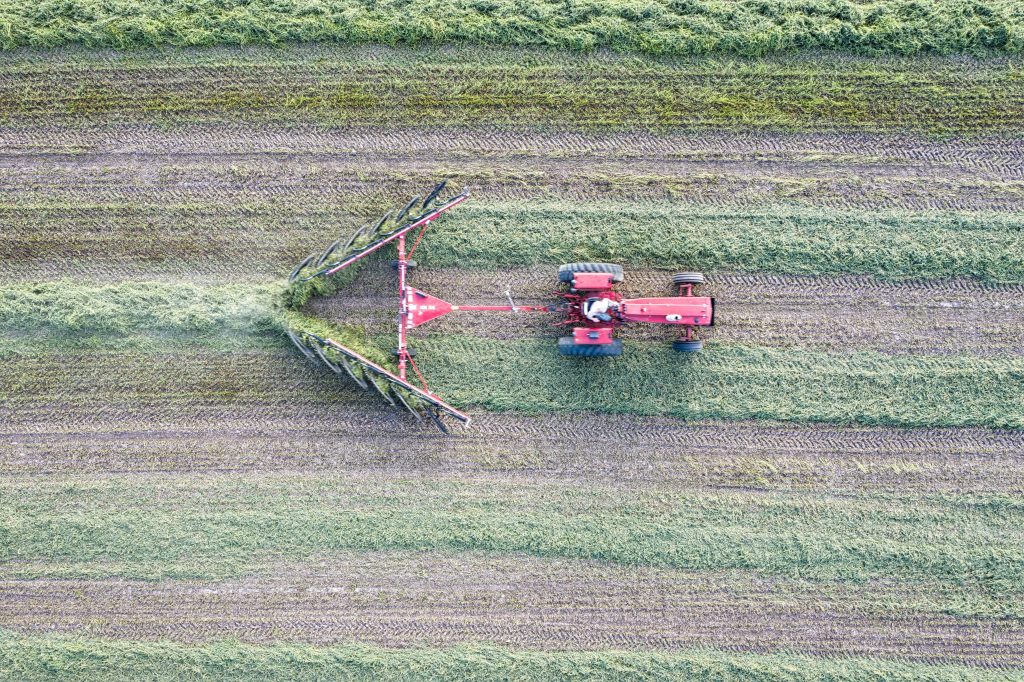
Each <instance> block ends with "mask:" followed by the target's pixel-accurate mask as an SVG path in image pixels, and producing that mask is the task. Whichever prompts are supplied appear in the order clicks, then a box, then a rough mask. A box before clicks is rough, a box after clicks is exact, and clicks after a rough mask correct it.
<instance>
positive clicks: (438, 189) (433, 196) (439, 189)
mask: <svg viewBox="0 0 1024 682" xmlns="http://www.w3.org/2000/svg"><path fill="white" fill-rule="evenodd" d="M447 184H448V180H447V179H445V180H442V181H441V182H440V183H438V185H437V187H435V188H434V191H433V192H431V193H430V194H428V195H427V198H426V199H424V200H423V208H426V207H427V206H429V205H430V202H432V201H433V200H434V199H436V198H437V195H438V194H440V193H441V192H443V191H444V187H445V185H447Z"/></svg>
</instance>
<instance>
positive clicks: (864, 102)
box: [0, 31, 1024, 136]
mask: <svg viewBox="0 0 1024 682" xmlns="http://www.w3.org/2000/svg"><path fill="white" fill-rule="evenodd" d="M0 35H2V31H0ZM1015 60H1016V58H1010V59H1006V58H999V59H989V60H977V61H975V60H965V59H962V58H956V59H953V58H931V59H923V60H921V59H902V58H884V59H882V58H867V57H858V58H853V57H838V56H836V55H834V54H828V53H826V54H813V55H810V56H797V57H785V58H773V59H768V60H743V59H735V60H718V59H711V60H709V59H699V60H698V59H654V58H649V57H639V56H621V55H610V54H604V53H601V54H597V55H590V56H574V55H569V54H565V53H562V52H557V51H544V50H522V49H513V48H501V49H498V48H483V47H465V46H463V47H451V46H445V47H429V48H414V49H409V48H379V47H351V46H313V47H288V48H281V49H275V50H266V49H257V48H253V49H247V50H245V51H242V50H228V49H213V50H195V51H184V52H164V51H146V52H141V53H135V52H131V53H126V54H123V55H118V54H113V55H112V54H111V53H109V52H96V51H86V50H72V51H63V50H62V51H58V52H53V53H32V52H28V53H24V52H16V53H11V54H8V55H3V54H0V64H2V66H3V68H0V120H2V121H5V122H7V123H8V124H15V123H20V124H33V125H36V124H39V123H42V122H46V121H48V120H51V121H54V122H60V123H61V124H62V125H67V126H76V125H82V124H84V123H87V122H89V121H97V120H109V119H110V118H111V117H114V116H116V117H117V120H119V121H122V122H129V121H139V122H147V123H148V122H153V123H165V124H166V123H187V122H191V123H209V122H216V121H223V122H230V123H233V124H237V123H238V121H240V120H245V121H247V122H256V121H283V122H293V123H303V124H310V123H322V124H328V125H345V126H367V125H373V126H413V127H424V126H443V127H446V128H448V127H451V126H468V125H484V126H497V127H499V128H500V127H522V126H528V127H534V128H544V129H551V128H554V129H571V130H587V129H604V128H613V129H630V130H638V129H654V130H659V131H665V130H670V129H676V128H683V129H700V130H708V129H714V130H722V129H737V130H748V129H765V128H768V129H772V130H778V129H785V130H829V131H844V132H849V131H851V130H857V131H892V130H912V131H919V132H922V133H927V134H934V135H944V136H948V135H953V134H956V135H971V134H978V133H992V132H996V133H1009V134H1019V132H1020V123H1019V122H1020V120H1021V119H1022V118H1024V79H1022V78H1021V77H1020V66H1019V64H1017V62H1016V61H1015ZM452 134H453V135H456V134H457V132H456V131H454V130H453V132H452Z"/></svg>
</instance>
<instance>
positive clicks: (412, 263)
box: [391, 259, 416, 270]
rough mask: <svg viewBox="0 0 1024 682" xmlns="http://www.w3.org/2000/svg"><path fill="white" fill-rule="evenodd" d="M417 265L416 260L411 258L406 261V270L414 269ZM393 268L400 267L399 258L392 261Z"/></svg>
mask: <svg viewBox="0 0 1024 682" xmlns="http://www.w3.org/2000/svg"><path fill="white" fill-rule="evenodd" d="M415 267H416V261H414V260H410V261H406V262H405V269H406V270H412V269H413V268H415ZM391 269H392V270H397V269H398V260H397V259H396V260H392V261H391Z"/></svg>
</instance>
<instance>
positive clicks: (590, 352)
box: [558, 336, 622, 358]
mask: <svg viewBox="0 0 1024 682" xmlns="http://www.w3.org/2000/svg"><path fill="white" fill-rule="evenodd" d="M558 354H559V355H572V356H575V357H579V358H614V357H618V356H620V355H622V341H619V340H618V339H615V340H614V341H612V342H611V343H576V340H575V339H574V338H573V337H571V336H563V337H561V338H560V339H558Z"/></svg>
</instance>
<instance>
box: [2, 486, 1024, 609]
mask: <svg viewBox="0 0 1024 682" xmlns="http://www.w3.org/2000/svg"><path fill="white" fill-rule="evenodd" d="M0 492H2V493H3V494H2V496H0V512H2V514H0V519H2V521H0V560H2V561H0V563H2V565H3V566H4V569H3V573H4V575H5V577H6V578H8V579H33V578H53V579H74V578H83V579H101V578H117V577H123V578H132V579H141V580H161V579H165V578H171V579H195V580H217V579H226V578H232V577H238V576H240V575H243V574H246V573H248V572H251V571H257V570H259V567H260V566H264V565H266V563H267V562H268V561H274V560H276V561H280V560H295V561H301V560H303V559H304V558H308V557H311V556H314V555H317V554H324V553H330V552H335V551H347V550H409V551H420V550H437V551H446V552H461V551H481V552H493V553H500V554H509V553H513V554H514V553H523V554H529V555H532V556H537V557H551V558H562V559H587V560H597V561H605V562H610V563H612V564H619V565H625V566H649V567H653V568H666V569H681V570H693V571H732V570H741V571H750V572H752V573H754V574H757V575H760V576H766V577H770V576H778V577H781V578H786V579H803V580H812V581H824V582H826V583H828V582H846V583H854V584H856V583H864V582H866V581H872V580H894V581H903V582H908V583H922V584H929V585H932V586H934V587H935V588H936V589H937V590H940V592H941V591H944V594H945V596H944V597H942V601H943V602H944V604H945V606H944V608H945V609H948V610H950V611H956V612H959V613H961V614H963V613H964V612H970V613H972V614H973V615H987V616H996V617H1010V618H1019V617H1020V609H1019V606H1018V604H1019V602H1018V601H1017V600H1018V598H1019V597H1020V586H1021V584H1022V581H1024V543H1022V539H1024V538H1022V531H1021V526H1020V524H1021V521H1022V517H1024V500H1022V499H1021V497H1020V496H1019V495H1005V494H998V495H978V494H953V495H930V496H921V495H881V494H872V495H855V496H840V497H836V496H832V495H831V494H829V493H827V492H820V491H811V492H804V493H791V492H765V491H760V490H755V491H729V492H702V491H697V490H695V491H692V492H689V493H688V494H685V495H681V494H678V493H672V492H668V491H664V490H658V489H654V490H648V489H639V490H637V489H632V488H624V487H614V488H612V487H604V486H593V485H567V484H562V483H549V482H544V481H539V482H537V481H534V482H528V481H524V480H515V481H508V482H505V481H500V480H495V479H491V478H484V479H479V478H462V477H458V476H440V477H439V476H417V477H416V478H412V479H403V478H399V477H391V476H386V477H380V476H373V475H370V476H367V475H365V474H360V473H354V472H343V473H342V474H338V473H331V474H327V475H324V474H320V473H313V474H310V475H294V474H283V475H282V474H267V475H263V476H259V477H256V478H251V479H248V478H245V479H239V477H237V476H235V475H188V476H163V475H149V476H139V475H130V476H124V475H116V474H104V475H99V476H96V477H83V476H76V477H66V476H65V477H60V478H49V477H48V478H45V479H40V478H17V479H13V480H10V479H8V480H0Z"/></svg>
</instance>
